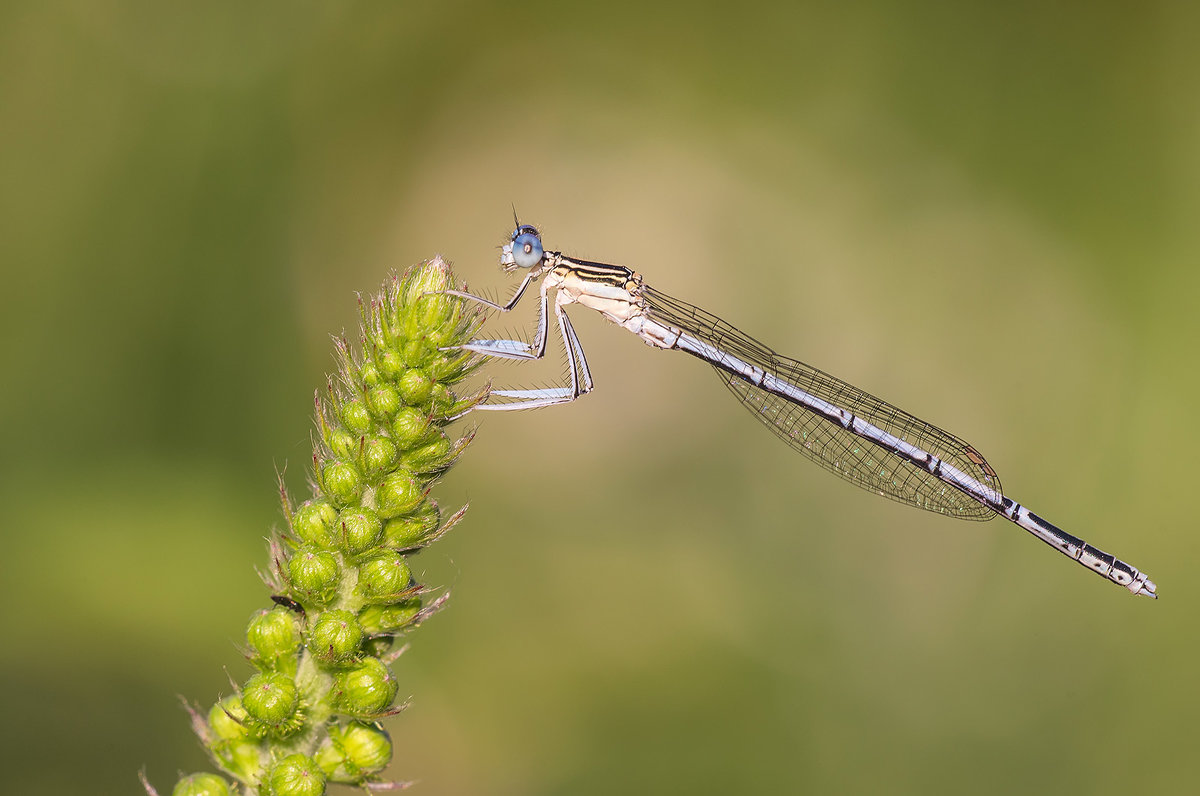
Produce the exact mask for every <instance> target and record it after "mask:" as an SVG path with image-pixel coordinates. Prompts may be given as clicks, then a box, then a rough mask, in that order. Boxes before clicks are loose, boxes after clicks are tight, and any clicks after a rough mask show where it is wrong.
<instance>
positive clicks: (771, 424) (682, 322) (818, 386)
mask: <svg viewBox="0 0 1200 796" xmlns="http://www.w3.org/2000/svg"><path fill="white" fill-rule="evenodd" d="M642 296H643V297H644V299H645V301H646V310H647V313H648V314H649V315H650V316H651V317H652V318H654V319H655V320H658V321H660V322H662V323H667V324H670V325H671V326H675V327H678V328H680V329H683V330H685V331H687V332H689V333H690V334H692V335H694V336H695V337H697V338H699V339H701V340H703V341H704V342H706V343H708V344H709V345H711V346H714V347H716V348H718V349H720V350H721V351H723V352H726V353H729V354H732V355H733V356H735V357H737V358H739V359H741V360H743V361H745V362H748V363H752V364H754V365H757V366H758V367H760V368H762V369H763V370H765V371H767V372H768V373H771V374H773V375H775V376H776V377H778V378H780V379H783V380H784V381H787V382H788V383H789V384H792V385H795V386H796V387H799V388H800V389H802V390H804V391H805V392H807V393H809V394H810V395H814V396H816V397H818V398H821V399H822V400H825V401H828V402H829V403H831V404H834V405H835V406H838V407H842V408H844V409H848V410H850V411H851V412H853V413H854V414H855V415H856V416H857V417H860V418H862V419H863V420H866V421H867V422H868V423H871V424H872V425H874V426H877V427H879V428H881V429H883V430H884V431H887V432H888V433H889V434H892V435H894V436H896V437H899V438H900V439H902V440H904V441H906V442H908V443H910V444H912V445H915V446H916V447H918V448H920V449H921V450H924V451H927V452H929V453H932V454H934V455H935V456H937V457H939V458H940V459H942V460H943V461H944V462H946V463H947V464H951V465H953V466H954V467H957V468H958V469H959V470H962V471H963V472H964V473H967V474H968V475H970V476H972V477H973V478H975V479H976V480H978V481H980V482H982V483H984V484H986V485H988V486H990V487H991V488H992V489H995V490H996V491H997V492H1003V490H1002V488H1001V486H1000V478H999V476H997V475H996V471H995V470H993V469H992V467H991V465H989V464H988V463H987V461H986V460H985V459H984V458H983V456H982V455H981V454H980V453H979V451H977V450H975V448H973V447H971V446H970V445H969V444H967V443H966V442H964V441H963V440H961V439H959V438H958V437H956V436H954V435H953V434H950V433H949V432H946V431H943V430H942V429H940V428H938V427H937V426H933V425H930V424H929V423H926V422H925V421H924V420H921V419H919V418H916V417H913V416H912V415H910V414H909V413H908V412H905V411H904V410H903V409H899V408H897V407H895V406H892V405H891V404H889V403H888V402H886V401H883V400H880V399H879V398H876V397H875V396H873V395H870V394H869V393H866V392H864V391H862V390H860V389H858V388H857V387H855V386H854V385H852V384H848V383H846V382H844V381H842V380H841V379H838V378H836V377H834V376H830V375H829V374H828V373H824V372H822V371H820V370H817V369H816V368H814V367H811V366H809V365H806V364H804V363H803V362H799V361H797V360H795V359H789V358H788V357H784V356H780V355H779V354H776V353H775V352H774V351H772V350H771V349H770V348H768V347H767V346H765V345H763V344H762V343H760V342H758V341H757V340H755V339H754V338H753V337H750V336H749V335H748V334H745V333H744V332H741V331H739V330H738V329H737V328H735V327H733V326H731V325H730V324H728V323H726V322H725V321H723V320H721V319H720V318H718V317H717V316H715V315H713V314H711V313H709V312H706V311H704V310H702V309H700V308H699V307H694V306H692V305H691V304H688V303H686V302H684V301H680V300H679V299H676V298H673V297H671V296H668V295H666V294H664V293H661V292H659V291H657V290H655V289H653V288H650V287H648V286H646V287H643V289H642ZM714 367H715V366H714ZM715 369H716V371H717V374H718V375H719V376H720V377H721V381H722V382H723V383H724V384H725V386H726V387H728V388H729V389H730V391H731V392H733V394H734V395H736V396H737V397H738V399H739V400H740V401H741V402H742V403H743V404H744V405H745V406H746V408H748V409H749V410H750V412H751V414H753V415H754V416H755V417H756V418H757V419H758V420H759V421H760V422H761V423H762V424H763V425H765V426H766V427H767V428H769V429H770V430H771V431H772V432H774V434H775V435H776V436H778V437H779V438H780V439H782V440H783V441H784V442H786V443H787V444H788V445H790V446H791V447H792V448H794V449H795V450H797V451H799V452H800V453H802V454H804V455H805V456H806V457H808V458H809V459H811V460H813V461H814V462H816V463H817V464H819V465H821V466H822V467H824V468H825V469H827V470H830V471H831V472H833V473H835V474H837V475H839V476H841V477H842V478H845V479H846V480H847V481H850V482H851V483H853V484H856V485H857V486H860V487H862V488H863V489H867V490H870V491H871V492H875V493H876V494H879V495H882V496H884V497H887V498H891V499H892V500H896V501H899V502H901V503H907V504H908V505H910V506H916V507H917V508H920V509H925V510H926V511H933V512H937V513H938V514H946V515H948V516H952V517H958V518H961V519H967V520H990V519H991V518H992V517H994V516H995V514H994V512H992V511H991V510H990V509H988V508H986V507H985V506H983V505H982V504H981V503H979V502H977V501H976V500H974V499H972V498H971V497H969V496H967V495H966V494H964V493H963V492H960V491H959V490H957V489H955V488H953V487H951V486H950V485H949V484H946V483H945V482H943V481H942V480H940V479H939V478H937V477H936V476H934V475H933V474H932V473H930V472H929V471H928V470H926V469H924V468H921V467H917V466H916V465H914V464H913V463H911V462H910V461H908V460H907V459H905V458H903V457H901V456H897V455H895V454H893V453H891V452H889V451H887V450H886V449H884V448H881V447H879V446H878V445H875V444H874V443H872V442H869V441H867V440H865V439H863V438H862V437H859V436H858V435H857V434H853V433H851V432H850V431H847V430H846V429H844V428H842V427H841V426H839V425H837V424H835V423H832V422H830V421H829V420H827V419H826V418H824V417H822V416H820V415H818V414H815V413H814V412H812V411H811V410H809V409H807V408H805V407H804V406H801V405H798V404H794V403H792V402H790V401H787V400H784V399H783V398H781V397H780V396H778V395H775V394H774V393H770V392H767V391H766V390H762V389H760V388H758V387H755V386H754V385H752V384H750V383H749V382H746V381H743V380H742V379H740V378H737V377H735V376H732V375H730V374H729V373H728V372H726V371H724V370H721V369H720V368H715Z"/></svg>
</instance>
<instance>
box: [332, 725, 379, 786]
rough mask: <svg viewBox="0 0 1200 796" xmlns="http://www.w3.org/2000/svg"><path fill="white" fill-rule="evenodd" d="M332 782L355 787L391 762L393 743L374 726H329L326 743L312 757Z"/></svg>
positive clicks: (377, 726)
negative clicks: (365, 777) (364, 778)
mask: <svg viewBox="0 0 1200 796" xmlns="http://www.w3.org/2000/svg"><path fill="white" fill-rule="evenodd" d="M313 757H314V759H315V760H316V761H317V765H318V766H320V767H321V770H322V771H324V772H325V775H326V776H328V777H329V780H330V781H331V782H342V783H347V784H355V783H357V782H359V781H360V780H362V778H363V777H364V776H369V775H371V774H378V773H379V772H380V771H383V769H385V768H386V767H387V764H388V763H390V762H391V760H392V739H391V738H389V737H388V734H387V733H386V732H385V731H384V729H383V728H382V727H380V726H379V725H378V724H376V723H375V722H371V723H370V724H368V723H365V722H361V721H351V722H348V723H347V724H344V725H337V724H334V725H330V727H329V739H328V740H327V741H326V742H325V744H324V745H322V746H321V748H320V749H318V750H317V753H316V754H315V755H314V756H313Z"/></svg>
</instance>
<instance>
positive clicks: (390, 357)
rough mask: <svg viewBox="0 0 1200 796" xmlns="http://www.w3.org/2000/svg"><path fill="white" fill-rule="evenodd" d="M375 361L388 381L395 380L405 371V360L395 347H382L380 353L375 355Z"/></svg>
mask: <svg viewBox="0 0 1200 796" xmlns="http://www.w3.org/2000/svg"><path fill="white" fill-rule="evenodd" d="M375 361H376V362H377V363H378V364H379V373H380V375H382V376H383V377H384V378H386V379H387V380H388V381H395V380H396V378H397V377H398V376H399V375H400V374H401V373H403V372H404V368H405V365H404V360H403V359H402V358H401V357H400V353H399V352H398V351H396V350H395V349H394V348H382V349H380V351H379V353H377V354H376V355H375Z"/></svg>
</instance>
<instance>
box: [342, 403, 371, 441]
mask: <svg viewBox="0 0 1200 796" xmlns="http://www.w3.org/2000/svg"><path fill="white" fill-rule="evenodd" d="M342 422H343V423H344V424H345V425H346V428H347V429H348V430H349V431H351V432H352V433H354V434H366V433H367V432H368V431H370V430H371V427H372V425H373V424H372V422H371V413H370V411H369V410H368V409H367V405H366V404H364V403H363V402H362V401H360V400H358V399H357V398H355V399H354V400H352V401H346V403H344V404H342Z"/></svg>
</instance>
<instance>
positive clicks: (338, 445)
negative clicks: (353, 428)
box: [325, 427, 362, 459]
mask: <svg viewBox="0 0 1200 796" xmlns="http://www.w3.org/2000/svg"><path fill="white" fill-rule="evenodd" d="M361 439H362V435H360V434H351V433H350V432H349V431H347V430H346V429H344V428H341V427H331V428H330V429H329V430H328V431H327V432H326V433H325V447H327V448H329V452H330V453H332V454H333V455H334V456H336V457H338V458H339V459H353V458H354V457H355V456H357V455H358V446H359V440H361Z"/></svg>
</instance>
